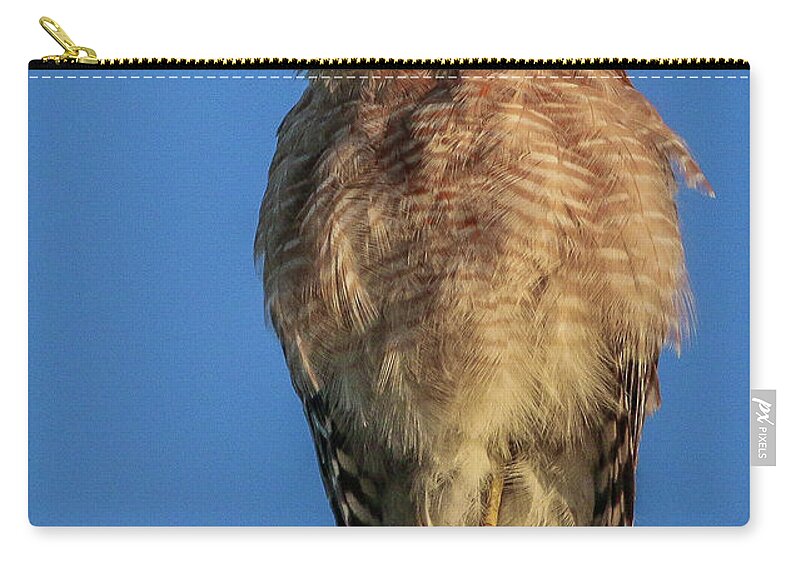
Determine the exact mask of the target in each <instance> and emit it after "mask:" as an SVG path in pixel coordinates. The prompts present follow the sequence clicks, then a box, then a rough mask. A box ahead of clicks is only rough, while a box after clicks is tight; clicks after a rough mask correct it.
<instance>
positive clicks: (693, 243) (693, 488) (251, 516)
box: [28, 66, 750, 526]
mask: <svg viewBox="0 0 800 570" xmlns="http://www.w3.org/2000/svg"><path fill="white" fill-rule="evenodd" d="M364 73H365V74H368V73H369V70H365V71H364ZM399 73H401V72H400V71H398V74H399ZM402 73H413V70H412V71H403V72H402ZM460 73H461V74H462V75H464V76H468V75H469V73H470V70H462V71H460ZM561 73H565V72H564V71H563V70H552V75H553V77H554V78H555V77H557V76H558V75H559V74H561ZM328 74H329V75H330V76H334V75H336V74H335V72H331V71H329V72H328ZM497 74H498V78H497V79H495V80H496V81H504V79H503V78H502V77H500V76H501V75H502V72H501V71H498V72H497ZM628 77H629V79H630V81H631V82H632V84H633V86H634V87H635V88H636V89H638V90H639V91H641V92H642V93H643V94H644V95H645V96H646V97H647V99H649V101H650V102H651V103H652V104H653V106H654V107H655V108H656V109H657V111H658V113H659V114H660V115H661V116H662V117H663V119H664V121H665V123H666V124H667V125H668V126H669V127H670V128H671V129H672V130H674V131H675V132H676V133H677V134H678V135H680V137H682V138H683V140H685V142H686V144H687V146H688V148H689V149H690V150H691V152H692V154H693V156H694V157H695V159H696V160H697V162H698V164H699V165H700V167H701V168H702V170H703V172H704V173H705V176H706V178H707V179H708V181H709V182H710V184H711V186H712V187H713V188H714V190H715V192H716V198H715V199H711V198H709V197H707V196H705V195H703V194H702V193H700V192H696V191H693V190H689V189H687V188H685V187H683V186H681V188H680V189H679V192H678V195H677V204H678V210H679V219H680V227H681V232H682V235H683V240H684V245H685V255H686V264H687V268H688V274H689V276H690V280H691V287H692V291H693V294H694V299H695V314H696V318H695V322H694V326H693V329H694V330H693V332H692V334H691V335H690V338H689V339H688V340H687V341H686V342H684V344H683V346H682V348H681V354H680V357H678V356H677V355H676V353H675V351H672V350H669V349H667V350H665V351H664V352H663V353H662V355H661V359H660V361H659V376H660V386H661V392H662V406H661V409H660V410H659V411H657V412H656V413H655V414H654V415H652V416H651V417H650V418H649V419H648V420H647V421H646V422H645V427H644V435H643V438H642V443H641V448H640V452H639V462H638V472H637V499H636V524H637V525H645V526H674V525H708V526H725V525H742V524H745V523H746V522H747V519H748V516H749V514H748V513H749V464H748V458H749V453H748V441H749V431H748V413H749V412H748V409H749V408H748V399H749V82H750V80H749V71H748V70H743V69H736V70H731V69H722V70H707V69H697V70H692V69H685V68H683V69H638V70H630V71H629V72H628ZM316 80H318V79H317V78H316V77H314V76H313V72H308V73H299V72H298V71H297V70H275V69H260V70H259V69H224V68H219V69H203V68H198V69H190V68H173V69H170V68H164V67H154V68H153V69H143V68H131V69H125V68H124V67H121V68H111V69H109V68H103V67H97V68H88V67H75V68H71V67H69V66H61V67H59V66H53V67H52V68H49V69H47V68H36V67H32V68H31V69H30V71H29V125H30V126H29V190H28V191H29V514H30V521H31V523H32V524H34V525H44V526H50V525H57V526H64V525H93V526H100V525H182V526H186V525H281V526H284V525H312V526H313V525H329V524H332V523H333V522H334V519H333V516H332V515H331V511H330V508H329V505H328V501H327V499H326V496H325V489H324V487H323V484H322V483H321V482H320V475H319V469H318V466H317V459H316V457H315V451H314V446H313V443H312V439H311V437H310V436H309V431H308V425H307V423H306V419H305V417H304V414H303V409H302V407H301V404H300V401H299V400H298V398H297V395H296V394H295V393H294V391H293V389H292V384H291V380H290V375H289V371H288V370H287V367H286V364H285V361H284V355H283V353H282V350H281V345H280V343H279V341H278V339H277V337H276V336H275V334H274V332H273V331H272V328H271V327H270V326H269V324H268V323H267V324H265V320H264V309H263V291H262V283H261V279H260V276H259V273H258V271H257V269H256V268H255V266H254V263H253V242H254V236H255V231H256V226H257V224H258V216H259V206H260V204H261V200H262V196H263V194H264V190H265V188H266V186H267V182H268V167H269V164H270V161H271V159H272V157H273V154H274V152H275V148H276V132H277V130H278V127H279V125H280V124H281V121H282V120H283V119H284V117H285V116H286V115H287V113H288V112H289V111H290V110H291V109H292V107H293V106H294V105H295V104H296V103H297V101H298V100H299V99H300V97H301V96H302V93H303V92H304V90H305V89H306V87H307V86H308V84H309V83H310V82H313V81H316ZM340 80H341V81H346V79H344V78H342V79H340ZM531 81H534V79H531ZM541 81H545V80H541ZM587 104H589V103H587Z"/></svg>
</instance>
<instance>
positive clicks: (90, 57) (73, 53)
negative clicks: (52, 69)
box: [39, 16, 100, 64]
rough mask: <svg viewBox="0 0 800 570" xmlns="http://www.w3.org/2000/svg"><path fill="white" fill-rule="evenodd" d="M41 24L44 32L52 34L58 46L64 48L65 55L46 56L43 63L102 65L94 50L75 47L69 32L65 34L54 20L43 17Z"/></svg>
mask: <svg viewBox="0 0 800 570" xmlns="http://www.w3.org/2000/svg"><path fill="white" fill-rule="evenodd" d="M39 24H41V26H42V27H43V28H44V30H45V31H46V32H47V33H48V34H50V37H51V38H53V39H54V40H56V41H57V42H58V45H60V46H61V47H62V48H64V53H63V54H61V55H48V56H45V57H43V58H42V60H43V61H56V62H59V63H61V62H69V63H90V64H97V63H100V61H99V60H98V59H97V54H96V53H95V51H94V50H93V49H91V48H87V47H82V46H78V45H75V42H73V41H72V39H70V37H69V36H68V35H67V32H65V31H64V29H63V28H62V27H61V26H59V25H58V24H57V23H56V21H55V20H53V19H52V18H48V17H47V16H42V17H41V18H39ZM81 54H84V55H81Z"/></svg>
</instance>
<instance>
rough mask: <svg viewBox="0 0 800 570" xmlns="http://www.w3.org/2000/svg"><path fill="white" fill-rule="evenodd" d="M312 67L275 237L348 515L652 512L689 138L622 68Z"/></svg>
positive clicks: (293, 326) (292, 353)
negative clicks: (646, 434)
mask: <svg viewBox="0 0 800 570" xmlns="http://www.w3.org/2000/svg"><path fill="white" fill-rule="evenodd" d="M314 75H315V77H322V78H321V79H315V80H313V81H311V83H310V85H309V87H308V89H307V90H306V92H305V93H304V95H303V96H302V98H301V100H300V101H299V102H298V103H297V105H296V106H295V108H294V109H293V110H292V111H291V112H290V113H289V114H288V115H287V117H286V119H285V120H284V122H283V123H282V125H281V127H280V130H279V133H278V147H277V150H276V153H275V156H274V158H273V162H272V165H271V167H270V173H269V186H268V188H267V191H266V194H265V197H264V201H263V203H262V206H261V212H260V217H259V227H258V230H257V235H256V244H255V250H256V254H257V255H258V256H263V258H264V290H265V299H266V301H265V302H266V305H267V307H268V309H269V311H270V313H271V316H272V319H273V322H274V324H275V327H276V330H277V331H278V334H279V336H280V337H281V340H282V342H283V344H284V348H285V353H286V358H287V362H288V363H289V367H290V370H291V373H292V378H293V382H294V385H295V389H296V390H297V392H298V394H299V395H300V398H301V401H302V402H303V405H304V407H305V409H306V414H307V416H308V419H309V424H310V426H311V430H312V434H313V436H314V440H315V444H316V447H317V453H318V456H319V459H320V467H321V472H322V475H323V479H324V481H325V485H326V489H327V492H328V496H329V497H330V499H331V503H332V506H333V510H334V512H335V513H336V516H337V521H338V522H339V523H340V524H356V523H362V524H407V525H413V524H443V525H461V524H480V523H481V521H482V520H483V519H484V517H485V512H486V508H487V497H488V496H489V493H488V489H489V486H490V485H491V482H492V481H495V480H496V479H497V478H498V477H500V478H502V482H503V491H502V497H501V502H500V511H499V513H498V522H499V524H509V525H530V524H542V525H560V524H573V525H587V524H606V525H611V524H631V523H632V521H633V504H634V492H635V488H634V476H635V467H636V456H637V450H638V445H639V440H640V437H641V430H642V423H643V421H644V417H645V415H646V412H647V411H648V410H649V409H650V408H652V407H654V405H655V403H656V402H657V399H658V397H657V394H658V384H657V376H656V362H657V359H658V355H659V354H660V352H661V350H662V348H663V347H664V346H665V345H666V344H667V343H669V342H673V343H676V344H677V343H678V342H680V338H681V335H682V334H683V331H684V329H685V328H686V323H687V322H688V321H689V319H690V310H691V303H690V301H689V299H690V295H689V291H688V285H687V283H688V280H687V277H686V269H685V266H684V253H683V245H682V243H681V238H680V232H679V228H678V218H677V209H676V206H675V201H674V194H675V191H676V187H677V185H676V180H675V175H674V174H673V164H674V165H675V166H676V168H677V169H678V171H679V172H680V173H682V174H683V175H685V176H686V178H687V180H688V181H689V182H690V183H691V184H693V185H700V186H706V187H707V182H706V180H705V178H704V177H703V175H702V173H701V171H700V169H699V167H698V166H697V164H696V163H695V162H694V160H693V159H692V157H691V156H690V154H689V152H688V150H687V147H686V145H685V143H684V142H683V141H682V140H681V139H680V138H679V137H677V136H676V135H675V134H674V133H673V132H672V131H671V130H670V129H669V128H668V127H667V126H666V125H665V124H664V123H663V121H662V120H661V118H660V117H659V115H658V113H657V112H656V111H655V109H654V108H653V107H652V106H651V105H650V104H649V103H648V102H647V101H646V100H645V98H644V97H643V96H642V95H641V94H640V93H639V92H638V91H636V89H635V88H634V87H633V86H632V85H631V83H630V82H629V81H628V79H627V77H626V76H625V74H624V73H623V72H621V71H588V70H582V71H563V72H559V73H558V74H557V76H556V78H552V77H551V76H552V75H554V74H553V73H552V72H550V71H542V72H537V71H525V72H517V71H502V72H498V71H476V70H473V71H469V72H448V74H447V76H446V77H444V78H443V77H441V74H440V73H438V72H435V71H413V72H399V71H391V72H386V71H381V70H376V71H370V72H364V71H358V72H346V71H337V72H336V75H337V76H338V77H339V78H338V79H337V78H327V79H326V78H324V76H325V73H324V72H318V73H315V74H314Z"/></svg>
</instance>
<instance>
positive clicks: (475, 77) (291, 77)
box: [28, 75, 750, 81]
mask: <svg viewBox="0 0 800 570" xmlns="http://www.w3.org/2000/svg"><path fill="white" fill-rule="evenodd" d="M630 77H631V78H632V79H749V78H750V76H749V75H688V76H687V75H631V76H630ZM28 79H279V80H284V79H288V80H309V81H314V80H317V79H334V80H342V79H347V80H356V79H361V80H368V79H372V76H369V75H306V76H303V75H244V76H242V75H180V76H179V75H155V76H153V75H92V76H89V75H79V76H75V75H66V76H64V75H29V76H28ZM381 79H425V80H427V79H438V80H445V79H449V80H452V79H463V80H477V81H485V80H487V79H506V80H520V79H555V80H559V79H617V78H616V77H615V76H611V75H595V76H591V75H521V76H513V75H495V76H491V77H486V76H483V75H462V76H461V77H459V76H456V75H436V76H433V77H427V76H423V75H384V76H382V77H381Z"/></svg>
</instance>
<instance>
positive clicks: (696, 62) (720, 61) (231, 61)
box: [30, 17, 750, 69]
mask: <svg viewBox="0 0 800 570" xmlns="http://www.w3.org/2000/svg"><path fill="white" fill-rule="evenodd" d="M39 23H40V24H41V26H42V27H43V28H44V29H45V30H46V31H47V33H48V34H50V36H51V37H52V38H53V39H54V40H55V41H56V42H58V44H59V45H60V46H61V47H62V48H63V49H64V53H63V54H61V55H48V56H45V57H43V58H42V59H40V60H34V61H32V62H31V63H30V68H31V69H36V68H49V67H52V66H53V65H54V64H55V65H56V66H61V65H69V66H83V65H88V66H95V65H98V66H100V67H116V68H126V69H133V68H148V69H150V68H202V69H210V68H234V67H235V68H250V69H750V64H749V63H748V62H747V61H745V60H743V59H725V58H674V59H664V58H661V59H637V58H633V59H627V58H588V59H507V58H457V59H447V58H438V59H386V58H335V59H295V58H219V59H183V58H181V59H176V58H119V59H99V58H98V57H97V53H95V51H94V50H93V49H91V48H87V47H83V46H78V45H76V44H75V42H73V41H72V40H71V39H70V37H69V36H68V35H67V33H66V32H65V31H64V29H63V28H62V27H61V26H59V25H58V24H57V23H56V22H55V21H54V20H53V19H52V18H48V17H42V18H40V19H39Z"/></svg>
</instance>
